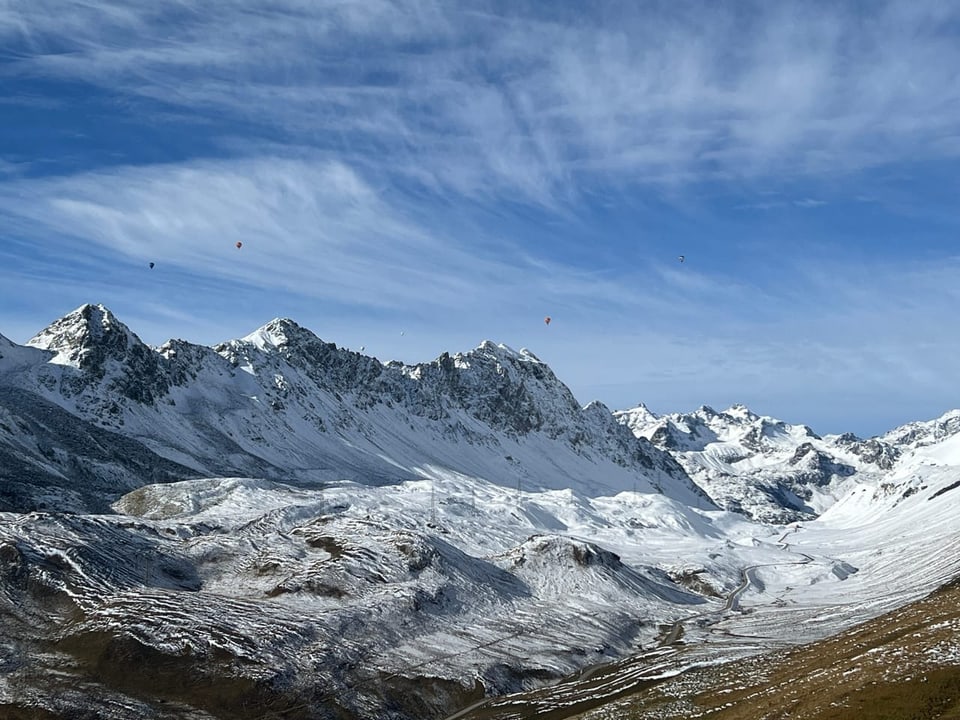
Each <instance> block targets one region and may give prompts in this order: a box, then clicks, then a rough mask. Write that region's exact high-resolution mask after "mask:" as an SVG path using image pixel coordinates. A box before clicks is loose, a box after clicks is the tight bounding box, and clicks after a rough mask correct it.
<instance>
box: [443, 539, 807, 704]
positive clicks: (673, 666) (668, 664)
mask: <svg viewBox="0 0 960 720" xmlns="http://www.w3.org/2000/svg"><path fill="white" fill-rule="evenodd" d="M784 537H786V533H785V534H784V536H783V537H781V538H780V545H781V547H783V548H784V549H788V546H787V544H786V543H785V542H784V541H783V538H784ZM798 555H800V557H801V558H802V559H800V560H797V561H794V562H784V563H765V564H758V565H750V566H747V567H744V568H742V569H741V570H740V583H739V584H738V585H737V587H735V588H734V589H733V590H731V591H730V592H729V593H728V594H727V596H726V599H725V602H724V605H723V607H722V608H720V609H715V610H708V611H707V612H702V613H696V614H694V615H690V616H688V617H685V618H682V619H680V620H677V621H675V622H673V623H672V624H671V625H670V626H669V629H668V630H667V632H666V634H665V635H664V636H663V637H662V638H661V639H660V641H659V642H658V644H657V646H656V647H655V648H653V649H651V650H648V651H645V652H642V653H639V654H637V655H633V656H630V657H628V658H624V659H622V660H618V661H615V662H611V663H602V664H598V665H594V666H592V667H588V668H584V669H582V670H581V671H580V672H578V673H575V674H574V675H572V676H570V677H569V678H567V679H564V680H561V681H560V682H559V683H557V684H555V685H552V686H550V687H546V688H540V689H538V690H534V691H529V692H523V693H515V694H512V695H507V696H501V697H493V698H485V699H484V700H481V701H479V702H477V703H474V704H473V705H471V706H469V707H467V708H464V709H462V710H460V711H458V712H456V713H454V714H453V715H450V716H449V717H447V718H446V720H525V719H526V718H538V720H567V719H568V718H573V717H576V716H578V715H580V714H582V713H584V712H586V711H588V710H592V709H594V708H596V707H599V706H601V705H603V704H605V703H609V702H612V701H614V700H616V699H618V698H620V697H624V696H626V695H629V694H632V693H635V692H638V691H640V690H643V689H645V688H647V687H651V686H653V685H656V684H657V683H659V682H662V681H663V680H666V679H668V678H671V677H675V676H676V675H679V674H681V673H682V672H684V671H685V670H686V669H688V668H687V667H684V666H682V665H678V664H677V663H676V662H675V661H676V659H677V657H676V656H677V654H678V653H679V650H678V649H677V648H676V647H674V646H675V644H676V643H677V642H678V641H679V640H680V638H681V637H682V635H683V628H684V624H685V623H689V622H692V621H696V620H699V619H701V618H705V617H717V618H720V617H722V616H723V615H724V614H725V613H729V612H737V611H739V603H740V597H741V595H743V593H744V592H746V591H747V589H748V588H749V587H750V586H751V585H753V584H755V583H756V575H755V572H756V570H757V568H761V567H773V566H777V565H806V564H808V563H810V562H814V558H813V557H811V556H810V555H807V554H805V553H798ZM692 666H693V665H691V667H692Z"/></svg>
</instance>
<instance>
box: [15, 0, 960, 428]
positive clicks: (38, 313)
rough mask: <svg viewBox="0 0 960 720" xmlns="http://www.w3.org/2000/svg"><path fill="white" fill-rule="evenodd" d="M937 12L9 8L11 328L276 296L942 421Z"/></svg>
mask: <svg viewBox="0 0 960 720" xmlns="http://www.w3.org/2000/svg"><path fill="white" fill-rule="evenodd" d="M951 5H952V4H950V3H941V2H924V1H922V0H913V1H910V2H889V3H883V2H847V3H835V2H803V3H800V2H796V3H787V2H783V3H767V2H756V3H750V2H737V3H721V2H708V1H704V2H682V1H680V2H645V3H637V2H625V3H613V2H598V3H560V2H558V3H549V4H548V3H542V2H529V3H524V2H465V3H453V2H444V1H440V2H426V1H424V2H390V1H388V0H362V1H360V0H357V1H356V2H354V1H351V0H335V1H329V2H314V1H313V0H271V1H262V2H244V1H243V0H207V1H205V2H202V3H201V2H193V1H192V0H157V1H156V2H152V3H142V2H137V1H135V0H130V1H129V2H128V1H125V0H103V1H100V0H84V1H83V2H81V1H76V2H63V1H62V0H8V1H7V2H5V3H3V4H2V5H0V87H2V93H0V119H2V122H0V333H3V334H4V335H6V336H7V337H9V338H11V339H13V340H15V341H18V342H24V341H26V340H27V339H28V338H29V337H30V336H32V335H33V334H34V333H35V332H37V331H38V330H40V329H41V328H42V327H44V326H45V325H46V324H47V323H48V322H50V321H51V320H53V319H55V318H56V317H59V316H61V315H63V314H65V313H66V312H69V311H70V310H72V309H73V308H75V307H77V306H79V305H80V304H82V303H84V302H102V303H104V304H105V305H107V306H108V307H110V308H111V309H112V310H113V311H114V312H115V313H116V314H117V315H118V316H119V317H120V318H121V319H122V320H123V321H124V322H126V323H127V324H128V325H129V326H130V327H131V328H132V329H133V330H135V331H136V332H137V333H138V334H139V335H140V336H141V337H142V338H143V339H144V340H145V341H146V342H149V343H153V344H159V343H161V342H163V341H164V340H166V339H167V338H170V337H181V338H184V339H187V340H191V341H194V342H200V343H205V344H212V343H215V342H218V341H221V340H225V339H229V338H233V337H239V336H242V335H245V334H247V333H249V332H251V331H252V330H254V329H255V328H256V327H258V326H260V325H262V324H263V323H265V322H267V321H268V320H270V319H271V318H273V317H278V316H286V317H292V318H294V319H295V320H297V321H298V322H299V323H301V324H302V325H304V326H306V327H308V328H310V329H311V330H313V331H314V332H315V333H316V334H318V335H319V336H320V337H322V338H324V339H325V340H328V341H331V342H335V343H337V344H338V345H342V346H346V347H350V348H353V349H359V348H360V346H365V348H366V350H365V351H366V352H367V353H368V354H372V355H375V356H377V357H379V358H381V359H391V358H396V359H400V360H403V361H406V362H417V361H424V360H430V359H433V358H434V357H436V356H437V355H438V354H439V353H441V352H443V351H451V352H456V351H463V350H468V349H471V348H473V347H475V346H476V345H478V344H479V343H480V342H481V341H482V340H484V339H488V338H489V339H492V340H495V341H497V342H503V343H506V344H508V345H511V346H513V347H516V348H520V347H526V348H529V349H530V350H532V351H533V352H535V353H536V354H537V355H538V356H539V357H540V358H541V359H543V360H545V361H546V362H548V363H549V364H550V366H551V367H552V368H553V369H554V371H555V372H556V373H557V374H558V376H559V377H560V378H561V379H562V380H563V381H564V382H566V383H567V384H568V385H569V386H570V388H571V389H572V390H573V392H574V394H575V395H576V396H577V398H578V400H580V401H581V402H582V403H586V402H589V401H590V400H594V399H599V400H601V401H603V402H605V403H606V404H607V405H609V406H610V407H611V408H614V409H619V408H626V407H631V406H634V405H636V404H637V403H639V402H644V403H646V404H647V405H648V406H649V407H650V408H651V409H653V410H654V411H657V412H671V411H686V410H692V409H694V408H695V407H697V406H699V405H701V404H708V405H712V406H714V407H717V408H723V407H726V406H728V405H730V404H733V403H735V402H743V403H746V404H747V405H749V406H750V407H752V408H753V409H754V410H755V411H757V412H760V413H763V414H770V415H774V416H777V417H780V418H782V419H784V420H786V421H788V422H804V423H807V424H809V425H811V426H812V427H813V428H814V429H815V430H817V431H818V432H821V433H828V432H843V431H848V430H849V431H853V432H856V433H858V434H861V435H865V436H866V435H871V434H874V433H880V432H883V431H885V430H887V429H890V428H892V427H894V426H895V425H898V424H900V423H903V422H907V421H910V420H917V419H927V418H931V417H935V416H937V415H939V414H940V413H942V412H944V411H946V410H948V409H950V408H954V407H957V406H960V398H958V391H957V385H956V382H954V380H953V379H954V377H955V372H956V370H955V368H956V358H957V357H958V356H960V334H958V330H957V323H956V319H955V318H956V317H957V315H958V307H960V283H958V282H957V279H958V270H960V242H958V237H960V235H958V232H960V213H958V211H957V209H956V207H957V205H958V203H957V200H958V189H960V188H958V184H960V180H958V178H960V174H958V172H957V171H958V169H960V163H958V158H960V72H958V70H957V68H960V9H956V8H951ZM238 240H239V241H242V242H243V248H242V249H241V250H237V249H236V247H235V243H236V242H237V241H238ZM681 254H682V255H684V256H685V257H686V261H685V262H684V263H682V264H681V263H679V262H678V260H677V257H678V256H679V255H681ZM149 262H155V263H156V267H155V268H154V269H153V270H152V271H151V270H149V269H148V266H147V265H148V263H149ZM546 315H549V316H551V317H552V319H553V321H552V323H551V324H550V326H549V327H547V326H546V325H545V324H544V323H543V318H544V316H546Z"/></svg>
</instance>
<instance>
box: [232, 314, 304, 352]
mask: <svg viewBox="0 0 960 720" xmlns="http://www.w3.org/2000/svg"><path fill="white" fill-rule="evenodd" d="M316 340H319V338H318V337H317V336H316V335H314V334H313V333H312V332H311V331H309V330H307V329H306V328H305V327H303V326H302V325H300V324H298V323H297V322H295V321H294V320H291V319H290V318H274V319H273V320H271V321H270V322H268V323H267V324H266V325H264V326H263V327H260V328H258V329H257V330H254V331H253V332H252V333H250V334H249V335H247V336H246V337H243V338H241V342H246V343H250V344H252V345H254V346H256V347H257V348H259V349H260V350H264V351H266V350H279V349H281V348H284V347H288V346H290V345H294V344H296V343H298V342H301V341H308V342H311V341H316Z"/></svg>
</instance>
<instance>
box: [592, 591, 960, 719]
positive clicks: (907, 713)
mask: <svg viewBox="0 0 960 720" xmlns="http://www.w3.org/2000/svg"><path fill="white" fill-rule="evenodd" d="M580 717H581V718H582V719H583V720H586V719H587V718H589V719H590V720H600V719H601V718H602V719H604V720H610V719H612V718H617V719H618V720H621V719H622V720H641V719H643V720H650V719H653V718H656V719H657V720H667V719H668V718H684V719H692V718H711V720H779V719H781V718H783V719H786V718H790V720H848V719H849V720H934V719H937V720H960V581H958V580H955V581H953V582H951V583H949V584H948V585H946V586H944V587H942V588H940V589H939V590H937V591H935V592H934V593H932V594H931V595H929V596H928V597H926V598H924V599H923V600H919V601H917V602H915V603H912V604H910V605H908V606H906V607H903V608H900V609H898V610H895V611H893V612H890V613H887V614H886V615H882V616H880V617H878V618H875V619H873V620H871V621H869V622H866V623H864V624H862V625H859V626H857V627H855V628H852V629H850V630H848V631H846V632H843V633H841V634H839V635H836V636H834V637H831V638H828V639H826V640H822V641H819V642H817V643H812V644H810V645H805V646H802V647H798V648H795V649H793V650H790V651H787V652H783V653H781V654H779V655H760V656H756V657H752V658H748V659H746V660H740V661H737V662H732V663H728V664H726V665H721V666H716V667H710V668H701V669H698V670H693V671H690V672H687V673H685V674H684V675H682V676H680V677H678V678H675V679H672V680H670V681H667V682H664V683H660V684H658V685H656V686H654V687H651V688H648V689H646V690H644V691H642V692H640V693H638V694H636V695H634V696H632V697H631V698H628V699H625V700H621V701H620V702H617V703H615V704H612V705H607V706H605V707H603V708H600V709H598V710H595V711H592V712H590V713H587V714H584V715H581V716H580Z"/></svg>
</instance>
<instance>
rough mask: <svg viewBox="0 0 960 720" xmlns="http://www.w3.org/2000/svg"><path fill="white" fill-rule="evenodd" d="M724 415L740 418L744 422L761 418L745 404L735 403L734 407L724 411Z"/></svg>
mask: <svg viewBox="0 0 960 720" xmlns="http://www.w3.org/2000/svg"><path fill="white" fill-rule="evenodd" d="M723 414H724V415H728V416H730V417H733V418H740V419H743V420H757V419H759V417H760V416H759V415H757V414H756V413H755V412H753V411H752V410H750V408H748V407H747V406H746V405H744V404H743V403H734V404H733V405H731V406H730V407H728V408H727V409H726V410H724V411H723Z"/></svg>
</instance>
